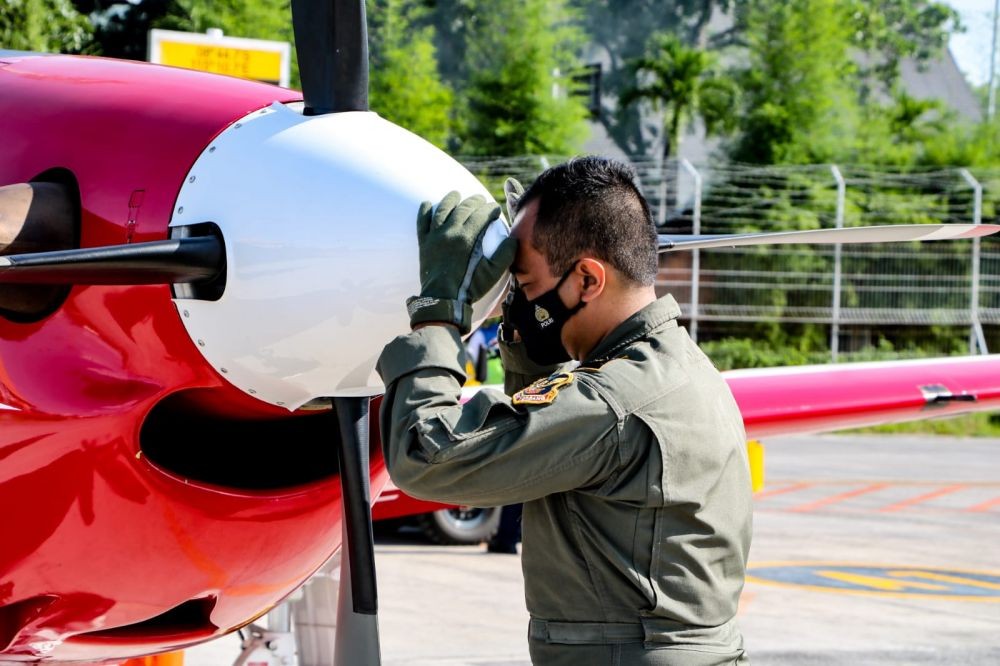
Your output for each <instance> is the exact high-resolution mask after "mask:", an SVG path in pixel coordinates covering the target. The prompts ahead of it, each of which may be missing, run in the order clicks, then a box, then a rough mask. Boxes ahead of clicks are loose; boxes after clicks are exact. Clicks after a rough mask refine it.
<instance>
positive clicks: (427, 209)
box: [417, 201, 434, 238]
mask: <svg viewBox="0 0 1000 666" xmlns="http://www.w3.org/2000/svg"><path fill="white" fill-rule="evenodd" d="M433 211H434V204H433V203H431V202H430V201H424V202H423V203H421V204H420V210H419V211H418V212H417V238H423V237H424V236H426V235H427V232H428V231H430V230H431V219H432V218H433V215H432V213H433Z"/></svg>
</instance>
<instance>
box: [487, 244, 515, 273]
mask: <svg viewBox="0 0 1000 666" xmlns="http://www.w3.org/2000/svg"><path fill="white" fill-rule="evenodd" d="M515 254H517V239H516V238H514V237H513V236H507V238H504V239H503V240H502V241H500V245H498V246H497V249H496V250H494V252H493V256H491V257H490V258H489V259H487V260H486V261H488V262H489V263H491V264H493V265H494V266H496V267H497V268H498V269H500V270H502V271H506V270H509V269H510V267H511V264H513V263H514V255H515Z"/></svg>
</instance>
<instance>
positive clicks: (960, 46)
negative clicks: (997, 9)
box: [945, 0, 994, 85]
mask: <svg viewBox="0 0 1000 666" xmlns="http://www.w3.org/2000/svg"><path fill="white" fill-rule="evenodd" d="M945 1H946V2H947V4H949V5H951V6H952V7H953V8H955V10H956V11H958V13H959V14H961V16H962V24H963V25H964V26H965V32H964V33H958V34H956V35H953V36H952V38H951V41H950V42H949V44H948V46H949V47H950V48H951V53H952V55H954V56H955V60H956V61H957V62H958V66H959V68H960V69H961V70H962V71H963V72H964V73H965V76H966V77H967V78H968V79H969V81H971V82H972V83H973V84H974V85H981V84H983V83H986V82H987V81H988V80H989V77H990V47H991V45H992V43H993V24H992V20H993V3H994V0H945Z"/></svg>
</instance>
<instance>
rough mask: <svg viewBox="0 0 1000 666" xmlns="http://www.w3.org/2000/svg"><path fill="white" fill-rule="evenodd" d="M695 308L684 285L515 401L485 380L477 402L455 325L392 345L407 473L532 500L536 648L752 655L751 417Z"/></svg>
mask: <svg viewBox="0 0 1000 666" xmlns="http://www.w3.org/2000/svg"><path fill="white" fill-rule="evenodd" d="M679 315H680V309H679V308H678V306H677V303H676V302H675V301H674V299H673V298H672V297H670V296H667V297H664V298H662V299H660V300H658V301H656V302H654V303H652V304H650V305H648V306H647V307H645V308H643V309H642V310H641V311H639V312H638V313H636V314H635V315H633V316H632V317H630V318H629V319H627V320H626V321H625V322H623V323H622V324H621V325H620V326H618V327H617V328H616V329H615V330H614V331H612V332H611V333H610V334H609V335H608V336H607V337H606V338H605V339H604V340H603V341H601V343H600V344H599V345H598V346H597V348H596V349H594V351H593V352H592V353H591V354H590V356H589V357H588V358H587V359H586V360H584V361H583V362H582V363H581V364H580V366H579V367H578V368H576V369H574V370H572V371H571V373H570V374H569V375H555V376H553V378H551V379H543V380H541V382H540V383H536V384H534V385H532V387H529V388H528V389H527V390H526V392H523V393H515V394H514V400H513V401H512V399H511V398H510V397H508V396H507V395H504V394H502V393H499V392H497V391H490V390H483V391H480V392H479V393H477V394H476V395H475V396H474V397H473V398H472V399H471V400H470V401H469V402H467V403H466V404H464V405H463V404H460V402H459V395H460V389H461V385H462V383H463V382H464V381H465V373H464V370H463V368H464V364H465V363H464V351H463V348H462V343H461V340H460V339H459V337H458V334H457V332H456V331H454V330H453V329H452V328H451V327H445V326H430V327H426V328H422V329H420V330H418V331H414V332H412V333H409V334H407V335H403V336H400V337H398V338H396V339H395V340H393V341H392V342H391V343H389V345H387V346H386V348H385V350H384V351H383V352H382V356H381V358H380V359H379V362H378V371H379V373H380V375H381V376H382V379H383V380H384V381H385V383H386V394H385V399H384V401H383V403H382V412H381V426H382V442H383V447H384V454H385V459H386V463H387V465H388V468H389V473H390V475H391V477H392V480H393V482H394V483H395V484H396V485H397V486H399V487H400V488H402V489H403V490H404V491H406V492H407V493H409V494H411V495H413V496H415V497H419V498H426V499H434V500H440V501H445V502H453V503H456V504H466V505H474V506H495V505H502V504H511V503H514V502H524V503H525V504H524V518H523V527H522V529H523V552H522V567H523V571H524V585H525V597H526V602H527V607H528V611H529V613H530V614H531V622H530V626H529V632H528V633H529V648H530V651H531V655H532V661H533V663H535V664H546V665H548V664H553V665H554V664H567V665H569V664H572V665H573V666H586V665H588V664H595V665H597V664H602V665H603V664H618V663H620V664H629V665H632V664H657V665H659V664H669V665H674V664H683V665H689V664H690V665H698V666H701V665H706V666H707V665H709V664H731V663H740V664H745V663H748V662H747V660H746V658H745V657H744V656H743V654H744V653H743V639H742V635H741V634H740V631H739V629H738V627H737V626H736V623H735V620H734V616H735V615H736V608H737V603H738V600H739V595H740V591H741V590H742V587H743V578H744V571H745V567H746V558H747V551H748V549H749V545H750V532H751V503H750V492H751V491H750V475H749V468H748V464H747V458H746V438H745V434H744V430H743V422H742V418H741V417H740V413H739V411H738V409H737V406H736V403H735V401H734V400H733V397H732V394H731V392H730V391H729V387H728V386H727V385H726V383H725V381H724V380H723V379H722V377H721V375H720V374H719V372H718V371H717V370H716V369H715V368H714V367H713V366H712V364H711V362H710V361H709V360H708V358H707V357H706V356H705V355H704V354H703V353H702V352H701V350H699V349H698V347H697V346H696V345H695V344H694V343H693V342H692V341H691V339H690V338H689V337H688V335H687V332H686V331H685V330H684V329H683V328H680V327H678V326H677V317H678V316H679ZM518 347H520V345H512V346H511V348H510V349H508V350H506V352H507V353H506V354H505V361H506V362H507V363H509V364H510V367H508V368H507V371H508V386H507V388H508V389H517V388H519V386H517V384H518V383H520V382H519V381H518V380H519V379H520V380H524V379H527V377H526V375H530V374H531V373H532V369H533V368H532V367H531V365H532V364H530V362H527V359H526V358H523V356H522V357H521V358H518V356H519V355H520V354H519V353H518V352H519V350H518V349H517V348H518ZM534 369H536V370H537V367H536V368H534ZM553 391H554V393H553ZM539 396H540V397H539ZM519 400H521V401H523V400H534V401H535V402H528V403H526V404H514V403H516V402H519Z"/></svg>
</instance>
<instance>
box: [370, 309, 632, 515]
mask: <svg viewBox="0 0 1000 666" xmlns="http://www.w3.org/2000/svg"><path fill="white" fill-rule="evenodd" d="M378 371H379V374H380V375H381V376H382V379H383V381H385V383H386V394H385V398H384V399H383V401H382V411H381V425H382V446H383V451H384V454H385V460H386V464H387V465H388V468H389V473H390V475H391V476H392V479H393V482H394V483H395V484H396V485H397V486H399V487H400V488H402V489H403V490H404V491H406V492H407V493H409V494H411V495H414V496H416V497H421V498H427V499H435V500H440V501H446V502H454V503H457V504H472V505H479V506H494V505H500V504H511V503H514V502H523V501H527V500H532V499H537V498H539V497H543V496H545V495H548V494H551V493H555V492H561V491H566V490H570V489H574V488H587V487H598V486H599V485H600V484H601V483H603V482H604V481H605V480H607V478H608V477H609V476H610V475H611V474H613V473H614V471H615V470H617V469H618V467H619V455H620V453H619V446H618V419H617V417H616V415H615V413H614V411H613V410H612V409H611V407H610V406H609V405H608V403H607V402H606V401H605V399H604V398H603V397H602V395H601V394H600V393H599V391H598V390H597V389H596V387H595V385H593V384H592V383H590V382H588V381H587V379H586V378H580V377H577V376H572V377H571V378H570V381H569V382H568V383H567V384H565V385H563V386H561V387H557V388H556V389H555V393H553V394H550V395H547V396H546V399H550V401H549V402H548V403H537V404H528V405H513V404H512V403H511V400H510V398H508V397H507V396H505V395H503V394H501V393H498V392H496V391H489V390H483V391H480V392H479V393H477V394H476V395H475V396H474V397H473V398H472V400H470V401H469V402H467V403H465V404H464V405H463V404H461V403H460V401H459V396H460V392H461V386H462V383H463V382H464V380H465V373H464V371H463V351H462V345H461V340H460V338H459V336H458V332H457V331H456V330H455V329H454V328H453V327H447V326H433V325H432V326H426V327H423V328H421V329H420V330H417V331H414V332H412V333H410V334H408V335H403V336H400V337H398V338H396V339H395V340H394V341H392V342H391V343H389V345H387V346H386V348H385V350H384V351H383V352H382V356H381V357H380V358H379V362H378Z"/></svg>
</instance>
